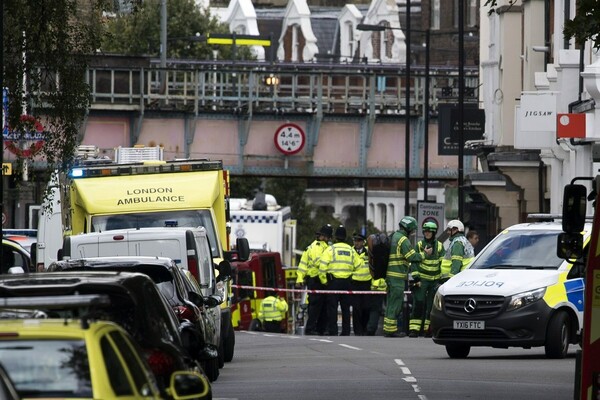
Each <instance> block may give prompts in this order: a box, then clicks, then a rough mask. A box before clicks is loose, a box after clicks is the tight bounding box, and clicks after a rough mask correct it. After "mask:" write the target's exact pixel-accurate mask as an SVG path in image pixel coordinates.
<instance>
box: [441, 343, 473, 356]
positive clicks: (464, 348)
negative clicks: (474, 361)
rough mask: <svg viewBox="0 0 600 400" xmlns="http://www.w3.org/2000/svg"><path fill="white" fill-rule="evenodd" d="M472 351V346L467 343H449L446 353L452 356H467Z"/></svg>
mask: <svg viewBox="0 0 600 400" xmlns="http://www.w3.org/2000/svg"><path fill="white" fill-rule="evenodd" d="M470 351H471V346H468V345H466V344H447V345H446V353H448V355H449V356H450V358H467V356H468V355H469V352H470Z"/></svg>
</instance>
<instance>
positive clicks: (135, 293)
mask: <svg viewBox="0 0 600 400" xmlns="http://www.w3.org/2000/svg"><path fill="white" fill-rule="evenodd" d="M71 294H106V295H108V296H109V297H110V300H111V303H112V304H114V305H115V306H114V307H111V308H108V309H103V310H102V311H99V314H98V315H96V317H97V318H98V319H100V320H111V321H114V322H116V323H118V324H119V325H121V326H122V327H123V328H124V329H125V330H126V331H128V332H129V333H130V334H131V336H132V337H133V338H134V339H135V340H136V341H137V342H138V344H139V345H140V347H141V349H142V352H143V354H144V355H145V356H146V360H147V361H148V364H149V366H150V368H151V369H152V372H154V374H155V376H156V378H157V380H158V382H159V384H161V386H162V387H163V388H165V387H168V386H169V381H168V379H169V377H170V376H171V374H172V373H173V372H175V371H177V370H185V369H199V368H198V364H197V362H196V361H195V360H193V359H192V358H191V357H190V356H189V350H191V348H192V346H191V345H190V343H187V342H188V341H189V335H190V333H189V330H191V329H192V327H191V326H189V327H185V326H184V327H180V325H179V322H178V320H177V317H176V316H175V313H174V312H173V310H172V309H171V307H170V306H169V304H168V303H167V302H166V300H165V299H164V297H163V296H162V295H161V294H160V292H159V290H158V288H157V286H156V284H155V283H154V282H153V281H152V280H151V279H150V278H149V277H148V275H145V274H140V273H122V272H100V271H90V272H85V271H77V272H75V271H73V272H52V273H41V274H15V275H2V276H0V298H8V297H34V296H53V295H71ZM42 311H45V310H42ZM46 312H47V314H48V316H50V317H62V315H61V314H60V312H57V310H56V309H55V308H52V310H48V311H46ZM57 313H58V314H57ZM190 325H191V324H190ZM194 335H195V333H194Z"/></svg>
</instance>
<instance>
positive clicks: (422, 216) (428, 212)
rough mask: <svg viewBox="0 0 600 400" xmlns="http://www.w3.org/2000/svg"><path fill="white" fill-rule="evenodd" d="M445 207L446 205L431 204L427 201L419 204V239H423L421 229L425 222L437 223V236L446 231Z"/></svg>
mask: <svg viewBox="0 0 600 400" xmlns="http://www.w3.org/2000/svg"><path fill="white" fill-rule="evenodd" d="M444 207H445V205H444V203H430V202H426V201H418V202H417V222H418V224H419V229H417V238H418V239H422V238H423V231H422V230H421V227H422V226H423V224H424V223H425V222H430V221H431V222H435V224H436V225H437V226H438V231H437V235H439V234H440V233H441V232H442V231H443V230H444V228H445V226H444V215H445V214H444V213H445V209H444Z"/></svg>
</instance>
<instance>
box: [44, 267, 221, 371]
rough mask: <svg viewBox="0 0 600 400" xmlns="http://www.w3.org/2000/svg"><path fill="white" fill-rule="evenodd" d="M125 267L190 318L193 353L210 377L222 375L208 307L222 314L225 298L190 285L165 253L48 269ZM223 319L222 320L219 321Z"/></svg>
mask: <svg viewBox="0 0 600 400" xmlns="http://www.w3.org/2000/svg"><path fill="white" fill-rule="evenodd" d="M57 270H60V271H126V272H139V273H143V274H146V275H148V276H149V277H150V278H151V279H152V280H153V281H154V283H156V285H157V286H158V288H159V290H160V292H161V293H162V295H163V296H164V297H165V299H166V300H167V302H168V303H169V305H170V306H171V307H172V309H173V310H174V311H175V314H176V315H177V317H178V318H179V320H180V321H181V322H182V321H183V320H189V321H191V322H192V323H193V324H194V327H195V329H196V331H197V334H198V346H197V348H196V349H195V350H194V351H193V352H192V355H193V356H194V357H196V358H197V360H198V361H199V362H200V363H201V364H202V367H203V369H204V372H205V373H206V375H207V376H208V379H209V380H210V381H211V382H213V381H215V380H217V378H218V377H219V361H218V358H217V357H218V347H219V342H220V340H219V336H218V332H217V328H216V323H217V321H215V319H214V318H212V317H211V316H210V315H209V313H208V311H207V310H210V309H212V310H214V312H215V313H216V314H218V315H220V309H219V305H220V304H221V302H222V299H220V298H219V297H217V296H202V293H200V292H199V291H197V290H195V289H191V288H189V286H187V284H186V281H187V278H186V277H185V275H184V271H183V270H182V269H181V268H179V267H178V266H177V264H176V263H175V261H173V260H172V259H170V258H166V257H142V256H139V257H92V258H82V259H75V260H63V261H57V262H54V263H52V264H50V266H49V268H48V271H57ZM218 323H220V321H218Z"/></svg>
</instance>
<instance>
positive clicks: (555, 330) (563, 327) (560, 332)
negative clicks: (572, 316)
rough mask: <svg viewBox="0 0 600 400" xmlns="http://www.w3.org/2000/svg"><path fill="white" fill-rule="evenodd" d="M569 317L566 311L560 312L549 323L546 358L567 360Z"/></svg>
mask: <svg viewBox="0 0 600 400" xmlns="http://www.w3.org/2000/svg"><path fill="white" fill-rule="evenodd" d="M569 336H570V335H569V316H568V315H567V313H565V312H564V311H559V312H557V313H556V314H554V316H553V317H552V319H550V322H549V323H548V331H547V332H546V345H545V349H546V357H548V358H565V357H566V356H567V352H568V351H569V343H570V337H569Z"/></svg>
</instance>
